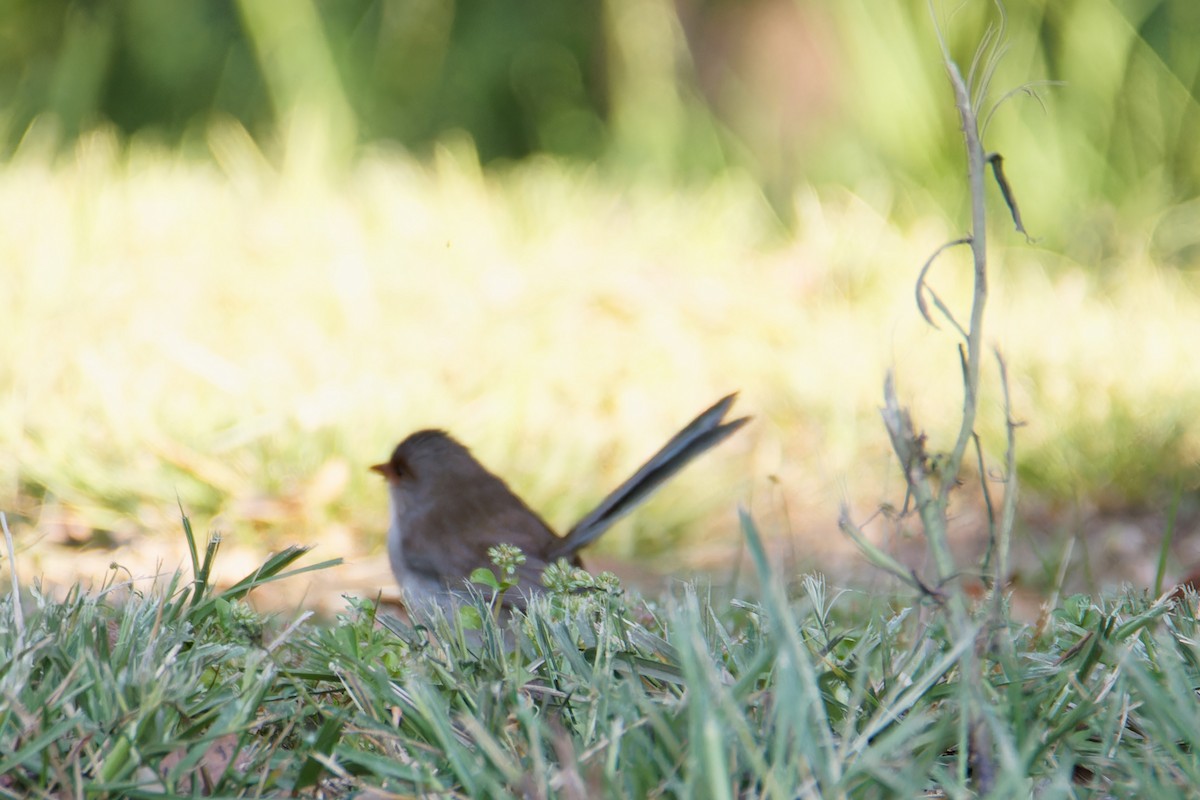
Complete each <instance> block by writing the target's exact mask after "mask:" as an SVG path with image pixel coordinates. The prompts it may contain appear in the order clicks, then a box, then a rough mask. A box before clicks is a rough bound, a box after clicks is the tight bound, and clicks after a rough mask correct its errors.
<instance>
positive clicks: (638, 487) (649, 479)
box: [550, 393, 750, 559]
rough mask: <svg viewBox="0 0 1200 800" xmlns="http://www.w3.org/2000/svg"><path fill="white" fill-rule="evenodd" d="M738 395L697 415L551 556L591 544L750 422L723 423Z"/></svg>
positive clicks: (565, 554) (581, 522)
mask: <svg viewBox="0 0 1200 800" xmlns="http://www.w3.org/2000/svg"><path fill="white" fill-rule="evenodd" d="M736 398H737V394H736V393H734V394H731V395H729V396H728V397H723V398H721V399H720V400H719V401H717V403H716V404H715V405H713V406H712V408H709V409H708V410H706V411H704V412H703V413H702V414H700V416H698V417H696V418H695V419H694V420H692V421H691V422H690V423H688V425H687V427H685V428H684V429H683V430H681V431H680V432H679V433H677V434H675V435H674V436H673V437H671V441H669V442H667V443H666V444H665V445H663V447H662V449H661V450H659V451H658V452H657V453H655V454H654V455H653V456H652V457H651V458H650V460H649V461H647V462H646V463H645V464H644V465H643V466H642V468H641V469H639V470H638V471H637V472H635V473H634V474H633V477H632V478H630V479H629V480H627V481H625V482H624V483H622V484H621V485H620V486H618V487H617V488H616V489H615V490H613V492H612V493H610V494H609V495H608V497H606V498H604V500H603V501H602V502H601V503H600V505H598V506H596V508H595V510H593V511H592V512H591V513H590V514H588V515H587V516H586V517H584V518H583V519H581V520H579V522H578V523H577V524H576V525H575V527H573V528H571V530H570V532H568V533H567V535H566V536H564V537H563V540H562V543H561V544H560V545H559V546H558V547H557V548H555V550H554V552H552V553H551V554H550V557H551V559H554V558H569V557H570V556H572V555H574V554H575V553H577V552H579V550H581V549H582V548H584V547H586V546H587V545H589V544H591V543H592V542H593V541H595V540H596V538H597V537H599V536H600V534H602V533H604V532H605V531H606V530H608V529H609V527H611V526H612V524H613V523H614V522H616V521H617V520H619V519H620V518H621V517H623V516H625V515H626V514H628V513H629V512H630V511H632V510H633V509H634V508H635V507H637V505H638V504H639V503H641V502H642V501H643V500H645V499H646V498H647V497H649V496H650V494H651V493H653V492H654V490H655V489H657V488H658V487H659V486H661V485H662V484H663V483H664V482H665V481H666V480H667V479H669V478H670V477H671V476H673V475H674V474H675V473H676V472H679V470H681V469H683V468H684V467H685V466H687V465H688V463H689V462H690V461H691V460H692V459H693V458H695V457H696V456H698V455H700V454H701V453H703V452H704V451H706V450H708V449H709V448H710V447H713V446H715V445H717V444H719V443H721V442H723V441H724V440H725V439H726V438H728V437H729V436H730V435H731V434H732V433H733V432H734V431H736V430H737V429H738V428H740V427H742V426H743V425H745V424H746V423H747V422H749V421H750V418H749V417H741V418H740V419H735V420H733V421H731V422H724V421H723V420H724V418H725V415H726V414H727V413H728V412H729V408H730V406H732V405H733V401H734V399H736Z"/></svg>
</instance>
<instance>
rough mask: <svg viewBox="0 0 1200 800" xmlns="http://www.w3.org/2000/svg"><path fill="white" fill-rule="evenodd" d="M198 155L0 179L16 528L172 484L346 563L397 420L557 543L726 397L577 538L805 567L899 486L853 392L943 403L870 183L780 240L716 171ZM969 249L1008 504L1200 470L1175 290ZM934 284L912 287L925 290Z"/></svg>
mask: <svg viewBox="0 0 1200 800" xmlns="http://www.w3.org/2000/svg"><path fill="white" fill-rule="evenodd" d="M212 143H213V149H214V151H215V152H216V153H218V159H217V161H216V163H215V164H214V163H209V162H201V161H194V160H191V161H189V160H184V159H182V158H180V157H178V156H176V155H172V154H168V153H166V152H164V151H160V150H155V149H153V148H150V147H139V146H135V147H134V148H133V149H132V150H131V151H130V152H129V153H128V154H125V153H122V151H120V149H119V148H118V147H117V145H116V144H115V142H114V140H113V139H112V138H111V137H110V136H108V135H107V134H105V133H103V132H101V133H97V134H94V135H92V136H90V137H88V138H86V139H84V140H83V141H81V143H80V144H79V146H78V148H77V150H76V152H75V153H74V155H73V157H68V158H63V159H60V160H59V161H57V162H51V161H50V160H49V159H47V158H44V157H40V156H36V155H29V156H27V157H25V158H18V159H17V160H16V161H15V162H14V163H12V164H11V165H10V166H8V167H6V168H5V170H4V172H3V174H2V175H0V226H2V228H0V231H2V232H0V276H2V277H0V283H2V285H3V286H5V287H6V292H5V295H6V298H5V300H4V303H3V309H4V311H3V313H4V336H3V337H0V507H4V508H8V509H11V510H12V511H13V512H14V514H13V516H15V517H16V520H17V523H18V525H17V527H18V531H23V533H21V534H20V536H21V539H22V541H25V542H31V541H32V538H31V537H32V536H33V529H39V530H41V532H42V533H44V534H49V535H51V536H52V537H54V538H57V537H61V535H62V534H63V532H64V531H65V532H67V533H70V532H71V531H75V533H76V535H77V536H78V537H80V538H87V537H89V536H90V535H91V533H90V531H91V529H93V528H97V529H103V530H108V531H111V532H113V534H114V535H115V536H116V538H118V539H126V538H129V537H132V536H135V535H140V534H142V533H144V532H147V531H149V532H159V531H165V530H170V523H169V522H167V520H170V519H171V518H172V517H174V515H176V514H177V509H176V500H177V498H178V500H179V501H181V502H182V503H183V505H184V506H185V507H186V508H188V510H189V511H190V512H191V513H192V514H193V515H194V516H195V517H196V518H197V519H198V520H213V522H212V524H213V525H214V526H216V527H220V528H222V529H225V530H228V531H231V532H232V533H233V534H234V536H233V537H232V538H233V540H234V541H242V542H243V543H249V544H252V545H253V546H256V547H257V546H261V545H270V544H279V543H282V542H292V541H304V542H308V541H324V542H326V543H327V544H328V545H329V546H330V547H332V548H334V549H335V550H340V549H342V548H351V549H358V548H360V547H363V548H369V547H374V546H377V545H378V543H379V541H380V539H381V536H382V533H383V531H384V529H385V528H386V522H385V519H384V509H385V503H384V499H383V496H382V491H381V489H380V487H378V486H377V485H376V484H375V482H374V481H372V480H371V477H372V476H370V474H369V473H367V472H366V471H365V467H366V465H368V464H371V463H375V462H376V461H378V460H379V459H380V458H382V457H383V456H384V455H385V454H386V453H387V452H388V450H389V449H390V447H391V445H392V444H394V443H395V441H396V440H398V439H399V438H400V437H402V436H403V435H405V434H406V433H408V432H410V431H411V430H413V429H415V428H418V427H422V426H430V425H434V426H440V427H445V428H448V429H450V430H452V431H453V432H454V433H455V434H456V435H458V436H459V437H460V438H461V439H463V440H464V441H465V442H467V443H468V444H469V445H471V446H472V447H473V448H474V449H475V450H476V452H477V453H478V454H479V455H480V456H481V457H482V459H483V460H484V461H485V463H487V464H490V465H492V466H493V468H494V469H496V470H497V471H499V472H501V473H502V474H504V475H505V476H506V477H507V478H508V479H509V480H510V481H511V482H512V483H513V484H514V486H515V487H516V488H517V489H518V491H519V492H521V493H522V494H523V495H525V496H527V497H528V498H529V500H530V502H531V504H532V505H533V506H534V507H536V508H538V509H541V510H543V511H544V512H545V513H546V515H547V516H548V518H549V519H550V520H551V521H552V522H553V523H555V524H558V525H565V524H569V522H571V521H572V518H573V517H574V516H576V515H577V514H579V513H580V512H582V511H583V510H585V508H584V507H585V506H587V505H588V504H589V503H590V502H594V501H595V500H596V499H598V497H599V496H600V495H602V494H603V493H604V492H605V491H607V490H608V489H609V488H611V486H612V485H614V484H615V483H616V482H617V481H618V480H619V479H620V478H622V477H624V474H625V473H627V472H628V471H629V470H631V469H632V468H633V467H634V466H635V465H636V464H637V463H638V462H639V460H640V459H642V458H644V457H645V456H646V455H648V454H649V453H650V452H651V451H652V450H653V449H654V448H655V447H656V446H657V445H658V444H659V441H660V440H661V439H662V438H664V437H665V436H667V435H668V434H670V433H671V432H673V430H674V429H675V428H676V427H677V426H678V425H679V424H681V423H682V422H684V421H685V420H687V419H688V418H690V416H691V415H692V414H694V413H695V412H696V411H698V410H699V409H700V408H702V407H704V406H705V405H706V404H708V403H709V402H711V401H712V400H713V399H714V398H715V397H717V396H719V395H720V394H721V393H724V392H727V391H730V390H733V389H740V390H741V391H742V397H741V399H740V401H739V408H740V409H741V410H742V411H744V412H746V413H750V414H753V415H754V416H755V418H756V423H755V425H753V426H752V427H751V428H749V429H747V431H746V432H745V433H744V434H742V435H739V437H737V438H736V439H734V440H733V441H731V442H730V443H729V444H728V445H726V446H724V447H722V448H721V449H719V450H718V451H716V452H715V453H714V454H713V455H711V456H709V457H708V458H706V459H705V463H704V464H702V465H699V466H697V467H694V468H693V469H692V470H690V471H689V472H688V473H687V474H686V475H685V476H684V477H683V478H682V479H681V480H680V481H679V484H680V485H679V486H676V487H672V488H671V489H669V490H668V491H667V498H666V499H663V500H661V501H659V502H657V503H655V504H653V505H652V506H651V507H650V508H648V509H647V510H646V511H645V512H643V513H640V514H639V515H638V516H637V518H636V519H635V521H634V523H633V526H626V528H625V529H623V530H621V531H619V532H617V533H616V534H615V535H614V536H613V537H611V538H612V541H610V542H608V544H607V546H608V547H609V548H610V549H612V550H614V551H616V552H625V553H630V552H633V551H634V550H635V549H636V550H638V551H639V552H643V553H644V552H652V551H656V550H658V549H661V548H664V547H666V548H670V546H671V545H672V543H673V542H674V541H675V540H676V539H677V537H679V536H681V535H682V533H681V532H682V531H683V530H684V528H685V526H686V527H687V529H688V531H689V535H691V536H694V537H704V536H707V535H710V534H711V535H712V537H713V539H714V540H715V541H721V540H722V537H721V534H722V533H724V532H732V530H733V515H732V511H733V508H734V505H735V503H736V502H745V503H749V504H750V505H751V506H752V507H754V508H755V511H756V513H759V514H761V515H762V518H763V519H764V520H767V521H768V527H769V528H770V527H771V522H770V521H771V520H772V519H775V517H776V516H778V518H779V522H778V524H777V525H775V526H774V528H775V530H776V532H777V533H786V532H787V531H788V529H789V527H794V528H796V529H798V530H802V531H808V532H814V531H816V532H820V533H821V534H822V535H823V536H824V539H825V541H819V542H815V543H814V544H813V545H812V552H816V553H819V552H821V550H822V548H828V547H831V546H833V544H832V543H831V542H830V541H829V540H831V539H834V538H835V537H833V536H832V535H831V532H832V531H833V520H834V518H835V515H836V509H837V505H838V502H839V501H840V500H841V499H842V498H843V497H848V498H849V499H850V500H852V501H853V502H855V503H856V504H857V508H858V509H859V510H860V511H861V512H862V513H864V514H866V513H869V511H870V509H871V507H872V504H873V503H876V502H879V501H880V500H884V499H887V500H891V501H893V502H898V501H899V500H900V499H901V498H900V497H892V496H891V493H894V492H896V491H898V490H899V484H898V482H897V481H896V480H895V479H894V478H893V477H892V473H891V470H892V469H893V467H892V466H891V465H890V463H889V461H888V459H887V456H886V453H887V448H886V443H885V439H884V435H883V432H882V428H881V426H880V424H879V421H878V416H877V410H876V409H877V407H878V405H879V402H880V387H881V384H882V379H883V374H884V372H885V371H886V370H887V369H889V368H892V367H894V368H895V369H896V370H897V374H898V380H899V387H900V392H901V396H902V398H904V399H905V400H906V401H909V402H911V403H912V404H913V406H914V408H915V411H916V414H917V419H918V420H919V421H920V422H921V423H922V424H923V425H924V426H926V427H927V428H928V429H929V430H930V432H931V434H932V435H933V439H932V446H933V448H934V449H937V448H938V447H939V446H941V445H940V444H939V438H938V437H939V435H940V434H944V433H946V432H947V431H948V430H949V429H950V426H951V425H952V424H953V420H954V419H955V416H956V412H957V409H958V406H959V404H960V403H961V398H960V396H959V395H958V391H959V389H958V386H959V381H958V377H957V372H958V364H957V355H956V352H955V349H954V342H953V340H952V339H951V338H950V336H949V334H947V333H944V332H940V331H934V330H932V329H930V328H928V327H927V326H926V325H925V324H924V323H923V322H922V321H921V320H920V318H919V315H918V313H917V311H916V308H915V304H914V302H913V299H912V297H913V282H914V280H915V277H916V274H917V272H918V270H919V269H920V266H921V264H922V263H923V262H924V260H925V259H926V258H927V257H928V255H929V254H930V253H931V252H932V251H933V250H934V249H935V248H936V247H937V246H938V245H939V244H941V243H942V242H943V241H944V240H946V239H948V238H953V237H955V236H958V235H961V230H959V229H957V228H955V227H954V226H953V225H952V224H950V223H949V222H947V221H946V220H943V219H940V218H937V217H933V216H929V217H925V218H922V219H921V220H920V221H919V222H917V223H914V224H910V225H908V226H906V227H904V228H900V227H897V225H896V224H894V223H892V222H890V221H889V208H890V206H891V204H892V202H893V200H892V198H891V197H890V196H889V195H888V194H886V193H883V192H880V193H877V194H876V195H875V196H871V197H864V196H855V195H853V194H850V193H848V192H846V191H841V190H836V191H835V190H823V191H815V190H811V189H802V190H799V191H797V193H796V196H795V204H796V213H797V218H798V220H799V222H798V225H797V227H796V230H795V232H794V233H785V232H784V230H783V229H782V228H781V227H780V226H778V225H776V224H775V223H774V217H773V216H772V214H771V212H770V210H769V208H768V207H767V204H766V203H765V202H764V201H763V199H762V197H761V196H760V194H759V192H758V191H757V190H756V189H755V187H754V185H753V184H752V183H751V182H750V181H749V180H742V179H740V178H739V177H738V176H736V175H731V176H728V177H726V178H725V179H723V180H722V181H719V182H717V183H714V184H711V185H704V186H694V187H684V188H680V187H673V188H672V187H664V186H661V185H650V184H634V185H626V184H620V183H617V182H615V181H613V180H610V179H606V178H605V177H604V176H603V175H602V174H599V173H597V172H595V171H592V170H589V169H584V168H579V167H567V166H563V165H562V164H561V163H558V162H554V161H550V160H534V161H532V162H530V163H527V164H523V165H520V166H516V167H512V168H510V169H501V170H498V171H493V172H487V173H484V172H482V171H481V170H480V169H479V167H478V164H477V163H476V161H475V159H474V156H473V153H472V151H471V150H470V148H469V147H467V146H462V145H454V144H450V145H448V146H446V147H444V148H442V149H441V150H440V151H439V152H438V154H437V156H436V158H435V159H434V160H433V162H432V163H430V164H427V165H426V164H420V163H418V162H415V161H413V160H412V159H410V158H408V157H406V156H403V155H400V154H395V153H386V152H379V153H377V154H375V155H372V156H368V157H365V158H363V159H362V160H361V162H360V163H359V164H358V165H357V166H356V167H355V168H354V169H353V170H352V171H350V172H349V173H347V174H343V175H337V176H334V177H325V178H322V177H319V176H314V175H292V174H282V175H281V174H278V173H276V172H274V171H272V169H271V168H270V167H269V166H267V164H266V161H265V160H264V159H263V158H262V157H261V156H260V155H259V154H258V153H257V151H256V150H254V149H253V146H252V145H250V144H249V143H248V140H247V139H246V138H245V137H244V135H242V134H241V133H240V131H238V130H237V129H235V128H225V129H217V130H215V131H214V133H213V134H212ZM218 165H224V166H223V168H222V167H221V166H218ZM1001 222H1002V221H1001ZM1137 235H1138V234H1137V233H1136V232H1131V233H1130V236H1131V237H1133V236H1137ZM994 242H996V243H997V245H998V246H997V249H996V251H995V253H994V256H993V267H992V270H993V271H992V274H993V293H994V301H993V304H992V305H991V307H990V309H989V326H990V328H989V329H990V331H991V332H992V341H994V342H995V343H996V344H997V345H998V346H999V347H1000V348H1001V349H1002V350H1003V352H1004V354H1005V356H1006V358H1007V360H1008V363H1009V365H1010V373H1011V375H1012V376H1013V381H1014V384H1015V386H1014V390H1015V403H1016V408H1015V412H1016V413H1017V415H1019V417H1020V418H1021V419H1022V420H1023V421H1025V422H1026V423H1027V424H1026V426H1025V427H1023V428H1022V429H1021V431H1020V437H1021V438H1020V448H1021V450H1020V455H1021V465H1022V470H1023V472H1024V474H1025V475H1026V477H1027V479H1028V480H1029V483H1030V488H1031V489H1033V490H1034V491H1036V492H1041V493H1043V494H1047V495H1050V496H1054V497H1064V498H1076V499H1079V500H1081V501H1082V502H1084V503H1088V502H1093V501H1096V502H1098V501H1103V502H1105V503H1109V504H1112V503H1116V504H1117V505H1120V504H1122V503H1129V502H1140V501H1143V500H1145V499H1147V498H1151V497H1154V496H1155V493H1156V492H1158V491H1160V490H1161V489H1162V487H1166V486H1172V485H1174V483H1175V481H1176V480H1177V479H1178V476H1179V475H1180V474H1181V473H1182V472H1186V471H1190V470H1191V469H1192V465H1193V464H1194V463H1195V462H1196V459H1197V456H1200V442H1198V441H1197V434H1196V432H1195V429H1194V426H1193V425H1191V420H1193V419H1195V418H1196V416H1197V412H1198V411H1200V367H1197V364H1196V359H1195V358H1194V357H1193V355H1192V353H1191V350H1192V348H1193V346H1194V344H1193V343H1194V342H1195V341H1197V340H1200V339H1198V336H1197V334H1200V330H1198V329H1200V298H1198V297H1197V294H1196V291H1195V286H1194V285H1193V283H1192V282H1191V281H1189V280H1188V279H1187V277H1186V276H1184V275H1181V274H1180V273H1178V272H1174V271H1163V270H1160V269H1158V268H1157V267H1156V266H1155V265H1154V263H1152V261H1151V260H1150V259H1149V257H1148V256H1145V255H1141V256H1135V257H1133V258H1132V259H1131V261H1130V263H1129V264H1127V265H1125V266H1124V267H1123V268H1122V269H1121V270H1120V272H1119V279H1112V278H1110V280H1109V281H1108V282H1107V283H1106V284H1105V285H1098V284H1096V283H1094V282H1093V281H1092V280H1091V279H1090V278H1089V273H1088V269H1089V265H1086V264H1070V263H1063V262H1062V261H1061V259H1060V258H1059V257H1057V256H1056V255H1055V254H1053V253H1050V252H1043V251H1041V250H1039V249H1038V247H1037V246H1036V245H1033V246H1031V245H1028V244H1026V243H1025V242H1024V240H1023V239H1022V238H1021V237H1019V236H1017V235H1015V234H1012V233H1011V232H1010V229H1009V228H1008V227H1007V226H1006V225H1003V224H1000V223H999V222H998V224H997V227H996V236H995V238H994ZM1129 250H1130V251H1131V252H1134V253H1138V252H1142V253H1144V252H1146V251H1145V250H1144V249H1143V248H1139V247H1136V246H1131V247H1130V248H1129ZM965 264H966V261H965V254H957V253H953V252H952V253H950V254H948V255H947V256H946V257H945V258H944V260H943V262H941V263H939V265H938V266H937V267H936V268H935V270H934V273H933V281H934V284H935V285H936V286H937V287H938V289H939V291H940V292H941V293H942V295H943V296H944V297H945V298H947V299H948V300H949V301H951V302H954V301H955V300H957V299H962V298H964V297H965V294H964V292H965V289H964V286H965V277H966V276H965V275H964V274H962V273H963V272H964V271H965V269H966V267H965ZM1110 274H1111V273H1110ZM987 380H988V381H990V382H991V385H990V386H986V387H985V393H986V394H985V402H984V406H983V415H982V417H981V424H982V427H983V430H984V431H985V432H987V433H988V435H989V436H990V437H992V438H993V439H995V437H996V436H997V435H998V433H999V431H1000V430H1001V424H1002V419H1001V417H1000V413H1001V412H1000V409H999V406H998V398H999V394H998V392H997V391H995V385H994V384H995V376H994V374H993V375H990V376H988V379H987ZM941 441H942V442H944V441H945V440H944V439H942V440H941ZM785 509H786V510H787V511H789V512H791V513H792V517H791V521H790V522H786V521H783V518H782V516H781V515H782V514H783V513H784V510H785ZM702 520H705V521H707V523H708V524H704V525H702V524H700V522H701V521H702ZM202 524H203V523H202ZM635 531H636V533H635ZM338 554H340V552H339V553H338Z"/></svg>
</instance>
